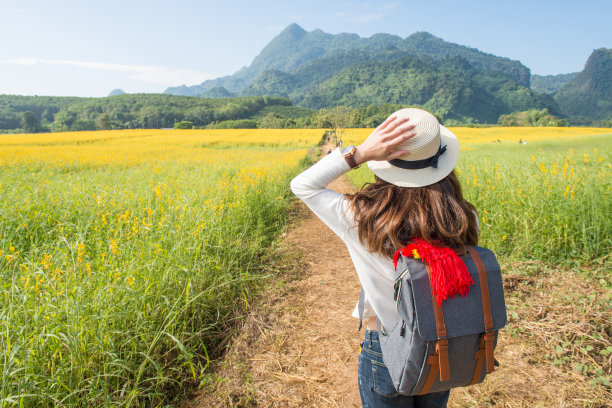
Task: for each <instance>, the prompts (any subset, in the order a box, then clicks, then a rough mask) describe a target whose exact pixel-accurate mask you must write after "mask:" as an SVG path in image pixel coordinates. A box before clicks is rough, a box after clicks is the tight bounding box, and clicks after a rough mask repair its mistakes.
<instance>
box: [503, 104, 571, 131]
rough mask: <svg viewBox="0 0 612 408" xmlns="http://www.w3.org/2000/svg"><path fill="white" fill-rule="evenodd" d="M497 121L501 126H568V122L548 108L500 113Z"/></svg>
mask: <svg viewBox="0 0 612 408" xmlns="http://www.w3.org/2000/svg"><path fill="white" fill-rule="evenodd" d="M497 123H498V124H499V125H501V126H557V127H559V126H567V122H566V121H565V120H563V119H560V118H558V117H556V116H554V115H551V114H550V112H548V109H546V108H544V109H541V110H538V109H531V110H528V111H525V112H515V113H511V114H509V115H500V117H499V119H498V121H497Z"/></svg>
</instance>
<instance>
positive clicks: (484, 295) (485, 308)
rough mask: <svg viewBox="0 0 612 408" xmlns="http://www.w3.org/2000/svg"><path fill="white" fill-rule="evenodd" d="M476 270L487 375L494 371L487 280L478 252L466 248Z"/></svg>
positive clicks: (493, 334)
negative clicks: (483, 327)
mask: <svg viewBox="0 0 612 408" xmlns="http://www.w3.org/2000/svg"><path fill="white" fill-rule="evenodd" d="M467 249H468V251H469V252H470V255H471V257H472V260H473V261H474V264H475V265H476V269H478V279H479V280H480V295H481V299H482V313H483V316H484V325H485V333H484V343H485V355H486V364H487V374H488V373H491V372H493V370H494V369H495V365H494V361H495V359H494V356H493V342H494V341H495V331H492V329H493V316H492V315H491V300H490V298H489V282H488V280H487V270H486V269H485V266H484V264H483V263H482V259H480V255H478V252H476V250H475V249H474V248H473V247H472V246H468V247H467Z"/></svg>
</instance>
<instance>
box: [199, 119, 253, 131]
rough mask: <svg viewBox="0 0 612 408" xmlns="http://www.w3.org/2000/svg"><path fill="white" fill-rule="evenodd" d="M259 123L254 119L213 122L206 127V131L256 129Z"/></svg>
mask: <svg viewBox="0 0 612 408" xmlns="http://www.w3.org/2000/svg"><path fill="white" fill-rule="evenodd" d="M256 128H257V122H255V121H254V120H253V119H236V120H223V121H221V122H213V123H210V124H208V125H207V126H206V129H256Z"/></svg>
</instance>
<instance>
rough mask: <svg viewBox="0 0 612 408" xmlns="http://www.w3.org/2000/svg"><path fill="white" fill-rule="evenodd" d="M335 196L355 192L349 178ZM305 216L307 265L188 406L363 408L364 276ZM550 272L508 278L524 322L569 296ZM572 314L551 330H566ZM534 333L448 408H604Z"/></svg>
mask: <svg viewBox="0 0 612 408" xmlns="http://www.w3.org/2000/svg"><path fill="white" fill-rule="evenodd" d="M326 151H327V147H325V148H324V149H323V152H326ZM330 188H332V189H334V190H336V191H338V192H348V191H351V190H352V187H351V186H350V185H349V183H348V181H347V180H346V179H345V178H344V177H342V178H340V179H338V180H336V181H335V182H334V183H332V184H331V185H330ZM297 211H298V213H299V214H298V216H297V217H295V218H296V219H298V221H297V223H296V224H295V225H294V226H293V227H291V228H290V230H289V232H288V233H287V235H286V244H287V247H288V248H290V250H291V251H293V252H295V253H296V254H299V263H298V264H297V266H294V267H292V271H293V272H292V273H291V274H290V275H291V276H289V275H286V278H287V280H288V282H285V281H279V282H278V284H277V285H276V286H275V287H273V288H271V289H270V290H268V291H266V293H265V299H260V300H259V301H256V302H255V303H256V305H255V307H253V308H252V309H251V312H250V315H249V316H248V317H247V318H246V319H245V321H244V324H243V325H241V327H240V329H239V332H238V333H239V334H238V335H237V336H236V337H235V338H234V339H233V340H232V344H231V346H230V347H229V350H228V352H227V354H226V356H225V357H224V358H223V360H222V361H220V362H219V363H217V365H216V366H215V367H214V369H213V370H212V372H213V374H212V375H211V376H210V378H208V379H207V381H205V382H204V384H203V387H202V390H201V391H200V392H199V395H198V397H197V398H196V399H195V400H193V401H190V402H188V403H187V404H186V406H187V407H189V408H196V407H197V408H208V407H255V406H257V407H317V408H318V407H360V406H361V401H360V398H359V392H358V388H357V357H358V353H359V343H360V341H361V338H362V336H363V331H362V332H358V331H357V325H358V322H357V320H356V319H354V318H352V317H351V313H352V310H353V308H354V306H355V302H356V300H357V297H358V295H359V291H360V285H359V282H358V279H357V275H356V273H355V271H354V268H353V265H352V262H351V259H350V257H349V255H348V252H347V250H346V247H345V246H344V244H343V243H342V241H341V240H340V239H339V238H337V237H336V236H335V235H334V234H333V233H332V232H331V231H330V230H329V229H328V228H327V227H326V226H325V225H324V224H323V223H322V222H321V221H320V220H319V219H318V218H317V217H316V216H314V215H313V214H312V213H311V212H310V211H309V210H308V209H307V208H306V207H305V206H304V205H303V204H302V203H298V208H297ZM543 270H544V269H543ZM552 272H553V273H550V275H547V274H546V273H545V272H542V273H543V275H542V282H536V281H534V280H533V279H531V280H529V279H527V280H526V279H525V278H524V277H523V276H522V275H512V272H507V271H505V274H507V275H508V276H505V285H506V286H512V289H513V290H514V291H515V292H513V293H512V295H513V296H511V297H509V296H508V293H507V294H506V297H507V299H506V303H507V305H508V306H509V308H512V309H513V310H518V311H519V313H521V314H523V313H525V314H526V315H527V314H529V313H536V312H534V311H531V309H534V308H539V309H538V311H537V313H538V314H541V312H542V307H541V306H538V305H539V304H542V303H544V304H547V303H548V304H549V303H550V301H549V299H547V298H546V297H545V296H548V295H547V294H548V293H554V291H556V290H565V289H563V288H565V286H564V284H563V282H560V281H559V276H560V275H558V274H556V273H558V272H559V271H552ZM570 278H571V279H572V280H573V282H574V283H575V282H576V281H577V280H579V278H578V277H577V276H575V275H572V276H570ZM559 288H561V289H559ZM584 290H590V289H588V288H586V287H585V289H584ZM507 291H508V288H507ZM516 293H518V294H520V296H518V297H516V298H515V297H514V294H516ZM530 304H533V306H530ZM564 313H565V311H563V310H562V313H561V314H560V315H559V317H558V318H557V319H558V321H557V320H555V321H553V322H551V323H550V327H552V328H556V327H558V326H562V325H564V324H565V323H566V322H565V321H564V319H565V317H564ZM529 323H530V322H529V321H526V322H525V323H524V324H525V325H526V326H528V324H529ZM511 324H512V323H509V326H510V325H511ZM555 330H556V329H555ZM526 334H527V336H525V335H519V336H510V335H508V334H507V333H506V331H502V333H501V336H500V340H499V344H498V347H497V350H496V352H495V353H496V358H497V359H498V360H499V361H500V362H501V364H502V366H501V367H500V368H498V369H497V370H496V372H494V373H493V374H492V375H490V376H488V377H487V379H486V380H485V382H484V383H482V384H479V385H477V386H473V387H469V388H461V389H456V390H453V391H452V393H451V397H450V401H449V407H451V408H453V407H488V406H492V405H496V406H500V407H549V406H554V407H575V406H588V407H603V406H604V405H601V401H605V400H606V394H607V393H606V392H605V391H604V392H603V394H602V392H601V391H596V390H594V389H592V388H590V387H588V386H587V385H586V380H585V379H584V377H581V376H580V375H578V374H577V373H575V372H571V371H569V370H564V369H561V368H556V367H553V366H551V365H550V362H549V361H548V360H547V359H546V355H547V354H546V353H548V352H549V351H548V350H547V349H546V345H545V344H538V342H537V341H536V342H533V341H532V339H531V340H530V337H531V335H529V333H526ZM568 371H569V372H568Z"/></svg>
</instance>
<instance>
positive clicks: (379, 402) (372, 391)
mask: <svg viewBox="0 0 612 408" xmlns="http://www.w3.org/2000/svg"><path fill="white" fill-rule="evenodd" d="M357 379H358V382H359V394H361V403H362V404H363V407H364V408H399V407H402V408H444V407H446V403H447V401H448V396H449V395H450V391H442V392H433V393H430V394H426V395H417V396H414V397H409V396H405V395H400V394H398V393H397V391H396V389H395V386H394V385H393V381H392V380H391V376H390V375H389V371H388V370H387V367H386V366H385V364H384V363H383V358H382V351H381V349H380V342H379V341H378V332H377V331H371V330H366V332H365V340H364V341H363V343H362V344H361V353H360V354H359V369H358V372H357Z"/></svg>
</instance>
